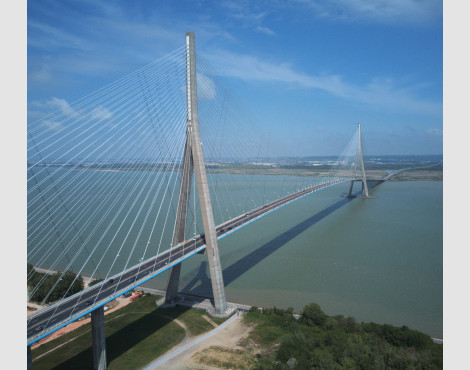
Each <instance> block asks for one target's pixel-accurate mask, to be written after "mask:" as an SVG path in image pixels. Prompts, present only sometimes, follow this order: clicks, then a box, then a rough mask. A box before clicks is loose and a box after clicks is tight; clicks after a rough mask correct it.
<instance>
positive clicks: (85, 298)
mask: <svg viewBox="0 0 470 370" xmlns="http://www.w3.org/2000/svg"><path fill="white" fill-rule="evenodd" d="M348 181H351V179H348V180H345V179H341V180H333V181H329V182H326V183H324V184H320V185H316V186H313V187H309V188H306V189H303V190H301V191H298V192H296V193H294V194H290V195H287V196H285V197H283V198H280V199H278V200H275V201H273V202H271V203H268V204H265V205H263V206H261V207H258V208H256V209H254V210H252V211H250V212H247V213H244V214H242V215H240V216H238V217H235V218H233V219H231V220H229V221H227V222H225V223H223V224H221V225H219V226H217V227H216V233H217V239H221V238H222V237H225V236H227V235H229V234H231V233H233V232H235V231H236V230H239V229H241V228H242V227H244V226H246V225H248V224H249V223H251V222H253V221H255V220H257V219H259V218H261V217H263V216H264V215H266V214H268V213H270V212H272V211H274V210H276V209H278V208H281V207H283V206H285V205H286V204H288V203H291V202H293V201H295V200H297V199H299V198H301V197H304V196H306V195H308V194H311V193H313V192H315V191H318V190H321V189H323V188H326V187H329V186H332V185H335V184H339V183H342V182H348ZM205 247H206V245H205V239H204V234H200V235H198V236H196V237H194V238H192V239H189V240H186V241H184V242H182V243H180V244H178V245H176V246H175V247H173V248H171V249H169V250H167V251H165V252H163V253H161V254H159V255H157V256H155V257H152V258H150V259H148V260H146V261H143V262H142V263H140V264H138V265H136V266H133V267H131V268H129V269H127V270H125V271H123V272H122V273H120V274H118V275H115V276H113V277H111V278H108V279H107V280H105V281H104V282H101V283H98V284H96V285H93V286H92V287H90V288H88V289H85V290H84V291H82V292H79V293H77V294H75V295H73V296H71V297H68V298H66V299H64V300H62V301H60V302H57V303H55V304H53V305H51V306H49V307H46V308H44V309H41V310H39V311H37V312H36V313H34V314H32V315H30V316H28V317H27V334H28V345H30V344H32V343H34V342H36V341H38V340H39V339H41V338H43V337H45V336H47V335H49V334H51V333H53V332H54V331H56V330H58V329H60V328H61V327H63V326H65V325H67V324H69V323H71V322H73V321H75V320H77V319H78V318H80V317H82V316H84V315H86V314H88V313H89V312H91V311H93V310H95V309H96V308H98V307H100V306H103V305H104V304H105V303H107V302H109V301H111V300H113V299H115V298H116V297H118V296H120V295H122V294H123V293H125V292H127V291H129V290H131V289H133V288H135V287H137V286H139V285H141V284H142V283H144V282H145V281H147V280H149V279H151V278H153V277H155V276H157V275H159V274H161V273H162V272H163V271H165V270H167V269H168V268H170V267H171V266H174V265H176V264H178V263H179V262H181V261H182V260H183V259H186V258H188V257H190V256H192V255H193V254H196V253H198V252H200V251H202V250H204V248H205Z"/></svg>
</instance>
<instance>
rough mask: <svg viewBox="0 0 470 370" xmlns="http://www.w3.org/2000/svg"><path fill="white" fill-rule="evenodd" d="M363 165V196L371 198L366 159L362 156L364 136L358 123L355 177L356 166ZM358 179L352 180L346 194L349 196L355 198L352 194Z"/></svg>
mask: <svg viewBox="0 0 470 370" xmlns="http://www.w3.org/2000/svg"><path fill="white" fill-rule="evenodd" d="M358 162H359V165H360V166H361V180H357V181H361V182H362V195H361V198H371V197H370V196H369V188H368V187H367V178H366V171H365V169H364V159H363V158H362V136H361V123H358V140H357V152H356V159H355V160H354V175H353V176H354V177H355V175H356V167H357V165H358ZM355 181H356V180H351V185H350V186H349V193H348V195H347V196H346V197H347V198H354V196H353V195H352V191H353V186H354V182H355Z"/></svg>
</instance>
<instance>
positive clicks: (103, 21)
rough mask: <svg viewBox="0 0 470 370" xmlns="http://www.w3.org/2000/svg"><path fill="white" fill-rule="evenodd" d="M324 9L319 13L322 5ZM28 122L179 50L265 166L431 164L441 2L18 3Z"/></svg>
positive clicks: (437, 148)
mask: <svg viewBox="0 0 470 370" xmlns="http://www.w3.org/2000/svg"><path fill="white" fill-rule="evenodd" d="M325 3H327V5H325ZM27 6H28V15H27V28H28V39H27V47H28V67H27V68H28V71H27V72H28V75H27V77H28V80H27V83H28V98H27V99H28V119H30V120H34V119H37V118H38V117H39V115H38V111H43V110H44V109H45V108H46V109H58V108H60V104H67V103H70V102H73V101H75V100H76V99H78V98H80V97H82V96H84V95H86V94H88V93H90V92H93V91H95V90H97V89H98V88H100V87H102V86H105V85H107V84H109V83H111V82H113V81H115V80H117V79H118V78H120V77H122V76H124V75H127V74H128V73H130V72H132V71H134V70H136V69H138V68H140V67H142V66H144V65H146V64H148V63H150V62H151V61H153V60H155V59H157V58H158V57H161V56H163V55H165V54H167V53H169V52H170V51H172V50H174V49H176V48H177V47H179V46H181V45H183V44H184V34H185V32H186V31H188V30H193V31H195V33H196V44H197V48H198V50H199V51H201V52H203V53H204V55H205V56H206V57H207V58H208V60H209V61H210V63H211V64H212V66H213V67H214V68H215V69H216V70H217V71H218V72H219V73H220V74H221V75H222V76H224V77H225V78H226V81H227V84H228V85H229V86H231V88H232V89H233V90H234V93H235V94H236V95H237V96H238V97H239V98H240V100H241V101H242V102H243V104H244V107H246V111H247V112H249V114H251V115H252V116H253V117H255V121H256V123H257V124H258V125H259V126H260V127H261V128H262V130H264V131H269V132H270V133H271V146H272V148H274V149H273V154H275V155H294V156H297V155H335V154H339V153H340V152H341V150H342V148H343V147H344V146H345V144H346V143H347V141H348V139H349V138H350V137H351V136H352V133H353V131H354V129H355V128H356V124H357V122H362V124H363V133H364V137H365V139H364V140H365V143H366V151H367V153H368V154H442V129H443V124H442V110H443V109H442V90H443V87H442V77H443V74H442V56H443V55H442V52H443V49H442V31H443V30H442V1H434V0H428V1H421V0H396V1H393V2H390V1H385V0H375V1H372V0H331V1H329V2H324V1H315V0H297V1H244V0H239V1H214V2H211V1H132V2H130V1H113V2H108V1H87V0H85V1H77V0H75V1H28V5H27Z"/></svg>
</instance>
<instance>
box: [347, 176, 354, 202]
mask: <svg viewBox="0 0 470 370" xmlns="http://www.w3.org/2000/svg"><path fill="white" fill-rule="evenodd" d="M353 186H354V180H352V181H351V185H350V186H349V193H348V196H347V198H352V197H353V196H352V190H353Z"/></svg>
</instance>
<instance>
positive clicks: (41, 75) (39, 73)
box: [29, 65, 52, 83]
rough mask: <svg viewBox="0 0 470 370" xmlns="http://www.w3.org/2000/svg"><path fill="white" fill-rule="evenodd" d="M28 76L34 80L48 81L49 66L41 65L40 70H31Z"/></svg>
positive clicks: (50, 75)
mask: <svg viewBox="0 0 470 370" xmlns="http://www.w3.org/2000/svg"><path fill="white" fill-rule="evenodd" d="M29 78H30V79H31V80H33V81H35V82H41V83H44V82H49V81H51V80H52V74H51V72H50V70H49V67H48V66H46V65H43V67H42V68H41V69H40V70H35V71H32V72H31V73H30V74H29Z"/></svg>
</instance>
